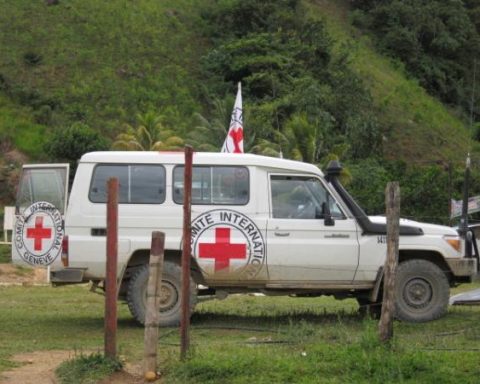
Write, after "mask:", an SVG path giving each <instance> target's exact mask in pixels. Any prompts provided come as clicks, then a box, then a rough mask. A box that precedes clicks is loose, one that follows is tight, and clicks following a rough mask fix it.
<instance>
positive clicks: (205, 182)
mask: <svg viewBox="0 0 480 384" xmlns="http://www.w3.org/2000/svg"><path fill="white" fill-rule="evenodd" d="M183 169H184V167H183V166H179V167H176V168H175V169H174V171H173V200H174V201H175V202H176V203H178V204H182V203H183V177H184V176H183V172H184V171H183ZM248 199H249V181H248V170H247V168H245V167H209V166H196V167H193V173H192V204H212V205H245V204H247V203H248Z"/></svg>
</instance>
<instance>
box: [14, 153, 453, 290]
mask: <svg viewBox="0 0 480 384" xmlns="http://www.w3.org/2000/svg"><path fill="white" fill-rule="evenodd" d="M183 162H184V155H183V153H158V152H96V153H89V154H86V155H84V156H83V157H82V159H81V160H80V163H79V166H78V169H77V174H76V177H75V181H74V184H73V186H72V191H71V194H70V199H69V204H68V208H67V210H66V215H65V234H66V235H68V241H69V250H68V251H69V268H78V269H83V270H84V273H85V274H84V279H85V280H88V279H92V280H102V279H104V276H105V264H106V263H105V258H106V256H105V254H106V238H105V228H106V204H105V203H95V202H92V201H91V199H90V198H89V191H90V189H91V182H92V174H93V173H94V170H95V167H97V166H98V165H99V164H130V165H135V164H139V165H145V164H147V165H151V164H158V165H161V166H162V167H163V168H164V169H165V200H164V202H163V203H160V204H119V221H118V223H119V225H118V234H119V245H118V275H119V277H120V276H121V274H122V273H123V271H124V270H125V267H126V266H127V264H128V262H129V260H130V259H131V257H132V255H134V254H135V253H136V252H138V251H148V249H149V248H150V241H151V233H152V231H156V230H160V231H163V232H165V234H166V243H165V249H166V250H171V251H180V250H181V243H182V220H183V208H182V205H181V204H179V203H175V202H174V196H173V194H174V185H173V181H172V180H173V172H174V169H175V167H178V166H179V165H182V164H183ZM193 165H194V167H195V166H201V165H205V166H207V165H208V166H238V167H245V168H246V169H247V170H248V178H249V199H248V201H247V202H246V203H245V204H243V205H219V204H215V205H212V204H205V205H202V204H201V205H199V204H194V205H192V220H193V222H195V220H199V219H201V218H202V217H205V221H208V220H211V222H209V224H208V225H205V226H204V227H202V226H201V225H199V228H200V227H202V228H201V229H199V231H200V232H201V233H202V234H203V235H202V236H203V237H202V238H201V240H199V241H198V242H196V243H195V242H194V244H193V248H194V249H193V252H194V255H195V257H196V262H197V263H198V266H199V268H200V270H201V272H202V274H203V278H204V280H205V283H206V284H207V285H210V286H212V287H215V286H222V287H226V286H227V287H228V286H232V287H260V288H261V287H269V286H270V287H279V288H282V287H295V286H296V285H298V287H301V286H302V285H303V286H304V287H305V286H321V285H322V286H327V287H328V286H331V287H333V288H335V284H338V287H343V288H345V287H347V288H348V285H352V286H356V285H358V286H361V285H363V286H367V287H368V286H373V284H374V283H375V279H376V278H377V276H378V271H379V269H380V268H381V267H382V266H383V264H384V261H385V256H386V241H385V236H384V235H368V234H364V233H362V229H361V228H360V226H359V224H358V223H357V221H356V219H355V218H354V217H353V215H352V214H351V213H350V212H349V210H348V208H347V207H346V205H345V203H344V202H343V201H342V200H341V198H340V197H339V195H338V194H337V192H336V191H335V190H334V189H333V188H332V187H331V186H330V185H329V184H328V183H327V182H326V181H325V179H324V177H323V174H322V172H321V171H320V170H319V169H318V168H317V167H315V166H313V165H311V164H305V163H301V162H296V161H290V160H284V159H277V158H270V157H263V156H256V155H249V154H225V153H196V154H194V157H193ZM277 174H278V175H293V176H295V175H297V176H298V175H299V176H301V177H305V178H312V179H318V181H319V183H320V184H321V185H323V186H324V188H325V189H326V190H327V193H328V194H329V195H330V196H331V198H332V199H333V200H334V201H336V203H337V205H338V207H339V209H340V210H341V212H342V215H343V217H341V218H340V217H338V218H335V220H334V223H333V225H326V224H325V220H324V219H319V218H311V219H293V218H286V217H281V218H278V217H274V215H273V213H272V212H273V209H272V201H271V200H272V198H271V185H270V182H269V180H270V179H269V178H270V177H271V175H277ZM212 185H213V184H212ZM225 212H227V214H228V213H229V212H233V214H234V215H235V214H237V215H238V218H237V219H235V220H236V221H235V223H234V224H232V226H231V227H229V230H228V232H225V231H224V229H225V228H224V226H225V225H224V224H219V223H215V222H214V221H213V220H214V219H213V217H214V215H218V217H223V218H225V217H226V215H225ZM209 215H210V216H209ZM222 215H223V216H222ZM232 220H233V219H232ZM249 220H250V221H249ZM370 220H371V221H372V222H376V223H385V218H384V217H371V218H370ZM401 224H402V225H409V226H415V227H420V228H422V229H423V232H424V234H423V235H422V236H401V237H400V251H419V250H421V251H425V252H432V253H435V254H437V256H438V257H439V258H444V259H448V258H456V259H458V258H461V257H462V253H461V252H459V251H457V250H455V249H454V248H453V247H451V246H450V245H449V244H448V243H447V242H446V241H445V240H444V238H443V237H444V236H451V237H454V236H457V232H456V231H455V230H453V229H451V228H448V227H444V226H438V225H432V224H425V223H418V222H412V221H408V220H406V221H404V220H402V222H401ZM202 231H203V232H202ZM257 232H258V233H257ZM249 235H250V236H251V239H250V240H251V242H250V243H248V241H250V240H248V236H249ZM245 239H247V240H245ZM257 239H258V240H257ZM245 242H246V245H243V246H242V247H243V248H241V247H240V248H241V249H242V252H243V251H245V252H246V253H247V254H248V255H247V256H245V257H244V256H241V258H235V257H232V258H231V259H228V260H227V261H223V262H224V263H226V264H225V265H222V266H221V268H222V270H221V272H220V271H219V270H220V267H219V264H217V263H218V261H217V259H216V258H215V256H212V255H214V254H215V252H214V251H212V249H213V248H212V247H214V245H215V244H221V246H220V248H219V249H235V247H237V248H238V247H239V246H240V244H242V243H245ZM222 247H223V248H222ZM254 248H258V250H257V254H255V249H254ZM202 250H207V251H208V252H213V253H208V252H207V251H205V252H207V253H206V254H205V255H201V252H202ZM262 252H263V253H262ZM255 258H257V259H256V260H255ZM245 260H247V261H245ZM15 262H19V263H20V262H22V260H21V259H20V258H18V257H17V258H16V259H15ZM255 262H256V263H257V264H258V265H256V266H255V268H254V264H255ZM242 263H243V264H245V263H247V264H248V263H249V265H247V267H248V268H250V267H251V268H254V270H252V269H251V268H250V272H248V271H247V272H248V273H247V272H245V271H246V270H245V271H243V270H242V271H243V272H241V265H242ZM250 264H251V265H250ZM62 268H63V267H62V265H61V264H60V263H58V262H55V263H54V264H52V269H53V270H61V269H62ZM248 268H247V269H248ZM217 269H218V270H217ZM239 271H240V272H239ZM217 272H218V273H217ZM244 272H245V273H247V274H246V275H245V274H244V275H242V273H244ZM245 276H248V278H246V277H245Z"/></svg>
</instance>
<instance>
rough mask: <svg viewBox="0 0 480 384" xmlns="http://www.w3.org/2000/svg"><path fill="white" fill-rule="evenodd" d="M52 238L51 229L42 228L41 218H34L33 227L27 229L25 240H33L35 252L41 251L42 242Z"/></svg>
mask: <svg viewBox="0 0 480 384" xmlns="http://www.w3.org/2000/svg"><path fill="white" fill-rule="evenodd" d="M51 237H52V229H51V228H44V227H43V216H37V217H36V218H35V227H34V228H28V229H27V239H33V240H34V243H33V247H34V248H33V249H35V251H41V250H42V240H44V239H45V240H46V239H50V238H51Z"/></svg>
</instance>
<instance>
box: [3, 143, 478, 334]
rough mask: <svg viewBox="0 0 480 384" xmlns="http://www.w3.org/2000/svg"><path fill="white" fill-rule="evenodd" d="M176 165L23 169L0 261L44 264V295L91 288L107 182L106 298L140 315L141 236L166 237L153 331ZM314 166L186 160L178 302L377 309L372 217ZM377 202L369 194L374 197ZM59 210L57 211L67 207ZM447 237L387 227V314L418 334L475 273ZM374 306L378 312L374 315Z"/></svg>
mask: <svg viewBox="0 0 480 384" xmlns="http://www.w3.org/2000/svg"><path fill="white" fill-rule="evenodd" d="M183 163H184V155H183V153H181V152H179V153H161V152H93V153H88V154H85V155H84V156H83V157H82V158H81V160H80V161H79V164H78V168H77V171H76V175H75V179H74V181H73V185H72V188H71V191H70V195H69V196H68V194H67V191H68V180H69V175H68V172H69V169H68V165H62V164H51V165H25V166H24V167H23V173H22V176H21V180H20V185H19V188H18V196H17V202H16V215H17V221H16V227H15V237H14V246H13V247H12V253H13V255H12V257H13V260H14V261H15V262H16V263H28V264H32V265H49V266H50V270H51V281H52V283H54V284H64V283H81V282H87V281H91V282H93V284H94V285H95V286H100V288H101V287H102V282H103V280H104V279H105V264H106V263H105V259H106V200H107V194H106V182H107V180H108V179H109V178H111V177H116V178H118V179H119V183H120V188H119V226H118V233H119V243H118V271H117V272H118V282H119V286H120V288H119V298H120V299H123V300H126V301H127V303H128V306H129V308H130V311H131V313H132V315H133V316H134V317H135V319H136V320H138V321H139V322H143V321H144V317H145V297H146V282H147V278H148V269H147V264H148V259H149V247H150V239H151V233H152V231H155V230H161V231H163V232H165V234H166V243H165V264H164V272H163V283H162V284H163V285H162V302H161V324H162V325H174V324H177V323H178V321H179V317H180V300H179V295H180V255H181V244H182V212H183V210H182V203H183V177H184V165H183ZM340 170H341V168H340V166H339V164H338V163H336V162H334V163H332V164H331V165H330V166H329V167H328V169H327V174H326V176H324V174H323V173H322V172H321V171H320V170H319V169H318V168H317V167H316V166H314V165H311V164H306V163H302V162H297V161H291V160H285V159H279V158H271V157H264V156H258V155H253V154H226V153H195V154H194V157H193V181H192V245H191V246H192V260H191V262H192V263H191V265H192V269H191V287H192V290H191V302H192V303H195V299H196V297H197V295H217V296H219V297H224V296H225V295H226V294H228V293H242V292H261V293H263V294H266V295H292V296H319V295H333V296H335V297H336V298H339V299H341V298H348V297H352V298H356V299H357V300H358V302H359V303H360V304H361V305H362V306H365V305H371V304H379V303H380V301H381V281H382V276H383V273H382V267H383V265H384V261H385V257H386V224H385V222H386V220H385V217H380V216H379V217H368V216H367V215H366V214H365V213H364V211H363V210H362V209H361V208H360V207H359V206H358V204H357V203H356V202H355V200H354V199H353V198H352V197H351V196H350V195H349V194H348V192H347V191H346V190H345V189H344V188H343V187H342V185H341V184H340V182H339V179H338V175H339V173H340ZM379 193H383V191H379ZM67 202H68V204H67ZM462 244H463V240H462V238H461V237H460V236H459V235H458V233H457V232H456V231H455V230H454V229H452V228H449V227H444V226H439V225H433V224H425V223H419V222H415V221H408V220H401V223H400V245H399V267H398V271H397V285H396V316H397V318H399V319H401V320H406V321H412V322H421V321H428V320H433V319H436V318H439V317H441V316H442V315H444V314H445V313H446V311H447V305H448V298H449V288H450V287H451V286H453V285H455V284H457V283H459V282H466V281H469V280H470V279H471V277H472V276H473V275H474V274H475V273H476V271H477V260H476V259H475V258H466V257H464V256H463V254H462V250H463V245H462ZM377 308H378V306H377Z"/></svg>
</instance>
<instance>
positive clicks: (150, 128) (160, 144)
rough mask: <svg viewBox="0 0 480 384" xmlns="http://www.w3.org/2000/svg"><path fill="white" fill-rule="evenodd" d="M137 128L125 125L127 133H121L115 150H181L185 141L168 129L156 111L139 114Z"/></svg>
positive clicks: (115, 144) (114, 147) (115, 143)
mask: <svg viewBox="0 0 480 384" xmlns="http://www.w3.org/2000/svg"><path fill="white" fill-rule="evenodd" d="M136 117H137V122H138V123H137V124H138V125H137V126H136V127H135V128H134V127H132V126H131V125H129V124H126V125H125V128H126V129H125V132H123V133H120V134H119V135H118V136H117V138H116V140H115V142H114V143H113V145H112V148H113V149H121V150H127V151H161V150H172V149H180V148H182V147H183V144H184V140H183V139H182V138H181V137H179V136H177V135H176V134H175V132H173V131H172V130H170V129H166V128H165V127H164V125H163V124H162V116H161V115H157V114H156V113H155V112H154V111H148V112H146V113H144V114H137V116H136Z"/></svg>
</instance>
